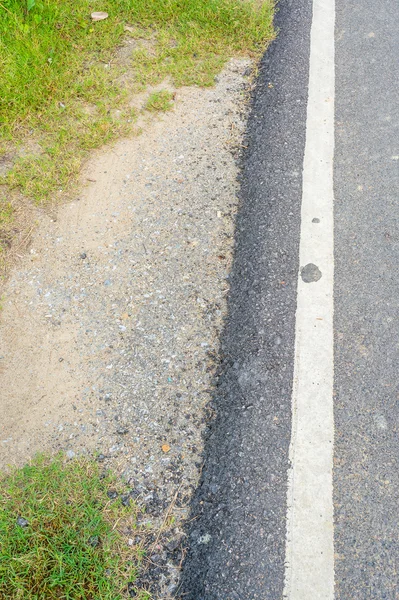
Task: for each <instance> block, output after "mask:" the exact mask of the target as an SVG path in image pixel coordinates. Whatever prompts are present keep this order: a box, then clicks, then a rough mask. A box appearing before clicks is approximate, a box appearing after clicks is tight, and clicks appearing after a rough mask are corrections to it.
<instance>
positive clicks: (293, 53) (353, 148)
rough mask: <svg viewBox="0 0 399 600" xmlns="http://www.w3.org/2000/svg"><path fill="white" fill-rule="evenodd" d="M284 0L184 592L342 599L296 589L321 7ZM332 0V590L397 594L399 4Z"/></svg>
mask: <svg viewBox="0 0 399 600" xmlns="http://www.w3.org/2000/svg"><path fill="white" fill-rule="evenodd" d="M314 1H315V2H316V1H318V2H319V3H320V1H321V0H314ZM329 1H330V0H324V4H328V3H329ZM321 4H323V2H321ZM278 6H279V11H278V13H277V18H276V24H277V27H278V28H279V29H280V33H279V36H278V38H277V40H276V41H275V42H274V43H273V44H272V46H271V47H270V48H269V50H268V52H267V53H266V55H265V57H264V59H263V61H262V65H261V69H260V74H259V80H258V84H257V88H256V91H255V94H254V98H253V105H252V111H251V115H250V119H249V123H248V132H247V145H248V148H247V151H246V153H245V155H244V157H243V164H242V174H241V200H242V204H241V210H240V213H239V215H238V219H237V227H236V252H235V261H234V266H233V271H232V274H231V293H230V300H229V318H228V322H227V323H226V327H225V331H224V333H223V338H222V349H223V356H222V366H221V369H220V373H219V376H218V380H217V386H216V391H215V396H214V408H215V413H216V418H215V420H214V421H213V422H212V424H211V426H210V429H209V431H208V437H207V441H206V452H205V457H204V459H205V461H204V469H203V475H202V480H201V484H200V487H199V489H198V490H197V494H196V496H195V499H194V502H193V506H192V516H193V520H192V522H191V526H190V530H189V532H188V533H189V541H190V550H189V553H188V556H187V559H186V562H185V565H184V568H183V576H182V585H181V589H180V595H181V597H182V598H184V599H185V600H257V599H262V600H272V599H273V600H277V599H279V600H281V599H282V598H283V596H284V597H287V598H288V599H289V600H290V599H291V600H294V599H295V600H297V599H299V598H301V600H324V599H325V598H331V597H332V596H331V595H329V594H328V593H327V592H326V593H325V595H324V593H320V592H317V593H316V594H312V593H311V590H308V592H309V593H308V594H307V595H306V593H305V594H304V593H303V592H302V595H301V594H300V593H299V592H298V593H297V595H295V591H293V592H292V591H288V592H287V590H286V588H285V585H284V580H285V577H286V570H287V562H286V551H287V533H286V531H287V513H288V511H289V506H288V505H287V487H288V486H289V480H288V477H289V472H290V467H292V464H291V462H290V457H291V454H290V442H291V444H292V443H293V442H292V438H291V436H292V431H293V430H294V429H293V423H292V414H293V412H292V410H293V409H292V397H293V380H294V364H295V360H296V358H295V357H296V352H297V346H296V309H297V294H298V280H299V278H300V275H302V280H303V281H305V282H306V279H305V278H304V277H307V276H308V274H309V273H310V275H309V276H310V281H311V282H316V281H317V279H315V278H314V277H313V275H314V273H316V274H317V272H316V271H315V270H314V269H313V267H314V265H313V266H311V267H310V270H309V265H307V270H306V271H302V272H301V268H303V267H304V265H301V264H300V260H299V252H300V244H302V239H301V236H302V233H301V232H302V231H303V229H301V207H302V196H303V180H302V172H303V167H304V153H305V141H306V131H307V104H308V89H309V88H308V86H309V63H310V55H311V37H310V32H311V27H312V2H311V1H310V0H297V1H296V2H291V1H287V0H281V2H280V3H279V5H278ZM335 10H336V12H335V154H334V170H333V173H332V175H331V176H333V182H334V198H335V201H334V248H335V251H334V261H335V270H334V356H335V358H334V365H333V366H334V399H333V400H334V420H335V440H334V463H333V467H332V465H331V469H332V473H333V484H334V492H333V497H332V498H331V502H333V503H334V552H335V564H331V569H332V570H333V571H334V569H335V591H334V592H333V596H334V598H336V599H337V600H355V599H359V600H360V599H361V600H369V599H370V600H371V599H376V600H377V599H378V600H380V599H385V598H386V599H389V600H394V599H396V598H399V576H398V572H399V534H398V531H399V530H398V523H399V436H398V432H399V390H398V383H397V379H398V378H397V370H398V357H399V319H398V317H399V314H398V312H399V310H398V307H399V211H398V204H399V194H398V191H399V171H398V167H399V148H398V145H399V144H398V141H399V139H398V138H399V136H398V121H399V119H398V116H399V115H398V112H399V95H398V81H399V77H398V64H399V62H398V59H399V41H398V30H399V11H398V6H397V3H396V2H394V0H386V1H385V2H384V3H382V4H380V5H379V6H378V7H376V5H375V3H371V1H370V0H357V1H356V0H351V1H349V2H348V1H347V0H336V3H335ZM316 54H317V53H316ZM302 218H303V217H302ZM315 222H318V220H317V219H316V221H315ZM317 276H318V275H317ZM320 276H321V275H320ZM310 285H312V286H315V285H316V283H310ZM312 289H315V288H312ZM304 343H306V340H305V342H304ZM313 441H314V440H313ZM311 442H312V440H310V443H311ZM320 481H321V480H320ZM320 485H322V483H320ZM331 495H332V494H331ZM307 510H308V511H309V512H311V511H312V503H310V504H309V506H308V507H307ZM308 566H309V568H310V569H311V568H312V565H308ZM333 571H332V572H333ZM321 576H322V574H321Z"/></svg>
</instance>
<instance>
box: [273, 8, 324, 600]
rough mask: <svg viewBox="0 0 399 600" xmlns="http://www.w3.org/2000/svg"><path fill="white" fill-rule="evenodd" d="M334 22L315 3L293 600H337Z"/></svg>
mask: <svg viewBox="0 0 399 600" xmlns="http://www.w3.org/2000/svg"><path fill="white" fill-rule="evenodd" d="M334 24H335V6H334V0H314V2H313V20H312V28H311V42H310V44H311V45H310V73H309V97H308V107H307V121H306V145H305V158H304V166H303V192H302V212H301V239H300V266H301V268H302V269H303V268H304V267H305V269H303V270H302V271H301V273H300V275H299V280H298V298H297V313H296V332H295V366H294V386H293V398H292V439H291V446H290V460H291V469H290V473H289V480H288V515H287V545H286V573H285V588H284V597H285V598H288V599H289V600H333V598H334V548H333V495H332V494H333V486H332V463H333V441H334V419H333V369H334V354H333V277H334V262H333V261H334V257H333V233H334V232H333V158H334ZM314 219H315V220H316V221H314ZM317 220H319V222H317ZM316 267H317V268H316ZM320 272H321V277H320ZM319 277H320V278H319ZM318 278H319V279H318ZM309 281H310V282H309Z"/></svg>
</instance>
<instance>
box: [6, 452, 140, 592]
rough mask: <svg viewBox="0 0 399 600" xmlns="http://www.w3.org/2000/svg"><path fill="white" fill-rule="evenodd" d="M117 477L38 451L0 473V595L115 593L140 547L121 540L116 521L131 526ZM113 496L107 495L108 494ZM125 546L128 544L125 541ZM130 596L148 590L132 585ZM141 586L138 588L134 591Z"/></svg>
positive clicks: (129, 581)
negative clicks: (117, 491) (30, 458)
mask: <svg viewBox="0 0 399 600" xmlns="http://www.w3.org/2000/svg"><path fill="white" fill-rule="evenodd" d="M118 485H120V484H118V483H117V481H116V480H115V479H114V478H113V477H112V476H111V475H109V474H102V473H101V472H100V469H99V467H98V465H97V463H95V462H92V461H89V460H81V459H79V460H76V459H75V460H72V461H65V459H64V458H63V457H62V455H58V456H56V457H55V458H53V459H49V458H46V457H44V456H39V457H37V458H36V459H34V460H33V461H32V462H31V463H30V464H28V465H26V466H24V467H23V468H22V469H14V470H13V471H11V472H10V473H8V474H3V475H2V476H1V478H0V506H1V510H0V540H1V543H0V597H1V598H8V599H9V600H14V599H15V600H17V599H21V598H23V599H24V600H33V599H37V598H46V599H48V600H51V599H54V600H55V599H56V598H61V597H62V598H70V599H71V600H72V598H73V599H74V600H83V599H84V600H88V599H90V598H102V600H121V599H122V598H125V597H127V596H128V594H127V588H128V587H129V589H131V588H132V587H134V580H135V579H136V577H137V571H138V568H139V565H140V561H141V560H142V550H141V549H140V548H137V547H129V548H128V547H127V544H126V540H124V539H123V538H122V535H121V534H119V533H118V530H117V529H116V526H117V523H119V522H120V521H121V520H123V521H124V522H125V523H126V522H127V521H128V522H129V526H130V527H131V528H135V527H136V520H137V514H138V512H139V511H138V508H137V507H136V506H135V505H131V506H130V507H126V506H123V505H122V503H121V500H120V497H119V495H117V494H110V490H111V489H112V490H115V489H118ZM114 496H116V498H115V499H112V498H113V497H114ZM127 548H128V549H127ZM137 594H138V595H137V597H138V598H141V599H142V600H144V598H149V596H148V595H146V592H139V591H137ZM140 594H141V595H140Z"/></svg>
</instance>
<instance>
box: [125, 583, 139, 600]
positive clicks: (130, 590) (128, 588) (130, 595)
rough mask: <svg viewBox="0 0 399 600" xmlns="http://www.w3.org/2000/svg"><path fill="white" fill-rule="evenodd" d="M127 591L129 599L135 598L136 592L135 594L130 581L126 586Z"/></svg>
mask: <svg viewBox="0 0 399 600" xmlns="http://www.w3.org/2000/svg"><path fill="white" fill-rule="evenodd" d="M127 591H128V594H129V597H130V598H136V596H137V592H136V588H135V585H134V583H133V582H132V581H129V583H128V584H127Z"/></svg>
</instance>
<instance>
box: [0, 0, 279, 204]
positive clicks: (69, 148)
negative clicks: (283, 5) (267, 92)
mask: <svg viewBox="0 0 399 600" xmlns="http://www.w3.org/2000/svg"><path fill="white" fill-rule="evenodd" d="M92 11H106V12H107V13H108V15H109V16H108V18H107V19H105V20H103V21H98V22H93V21H92V20H91V18H90V15H91V12H92ZM273 11H274V0H184V1H182V0H79V2H76V0H0V156H1V152H2V150H1V148H2V146H7V147H9V146H10V144H11V145H14V146H15V147H16V148H18V147H22V148H23V147H24V144H26V142H27V141H29V142H32V141H33V142H34V144H28V146H29V148H31V147H34V148H36V149H37V148H39V151H36V152H33V153H32V152H18V153H16V156H17V158H16V160H15V163H14V165H13V166H12V168H11V169H10V170H8V172H7V173H6V174H5V175H4V176H0V184H1V183H3V184H4V185H5V186H6V189H7V190H13V189H15V190H18V191H19V192H22V193H23V194H24V195H25V196H27V197H29V198H31V199H33V200H34V201H35V202H37V203H45V202H48V201H49V200H51V201H54V200H55V199H57V197H58V196H59V195H60V194H63V192H65V190H66V189H68V188H69V187H70V185H71V183H72V182H74V181H75V180H76V178H77V175H78V173H79V170H80V168H81V165H82V161H84V159H85V157H86V156H87V155H88V153H89V151H90V150H91V149H93V148H97V147H99V146H101V145H102V144H104V143H106V142H109V141H111V140H113V139H115V138H116V137H118V136H121V135H126V134H128V133H130V132H132V131H133V130H134V123H135V120H136V117H137V115H136V114H134V113H132V110H131V109H130V108H129V98H130V97H131V95H132V94H134V93H135V92H139V91H143V89H145V87H146V86H147V85H149V84H159V83H160V82H162V81H163V80H164V79H165V78H169V81H170V82H171V83H173V84H174V85H175V86H181V85H193V84H195V85H201V86H209V85H212V84H213V83H214V79H215V75H216V74H217V73H218V72H219V71H220V69H221V68H222V67H223V65H224V63H225V62H226V60H227V59H228V58H229V57H231V56H234V55H241V54H245V55H252V56H254V57H256V56H259V55H260V54H261V53H262V52H263V51H264V49H265V48H266V46H267V44H268V43H269V42H270V40H271V39H272V38H273V36H274V31H273V24H272V21H273ZM127 38H129V41H130V42H132V41H133V44H131V45H130V46H129V47H130V48H131V52H130V51H129V52H130V55H129V56H128V57H127V58H126V56H127V55H126V53H125V52H120V51H119V50H120V49H121V48H122V47H123V44H124V43H125V42H126V41H127ZM125 49H126V48H125ZM122 55H123V59H122V58H121V56H122ZM150 104H151V103H150ZM155 104H157V103H155ZM163 106H164V108H163V107H161V108H154V109H153V110H165V108H166V106H167V105H166V102H165V104H164V105H163ZM2 202H3V201H1V200H0V212H1V211H4V209H3V208H2Z"/></svg>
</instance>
